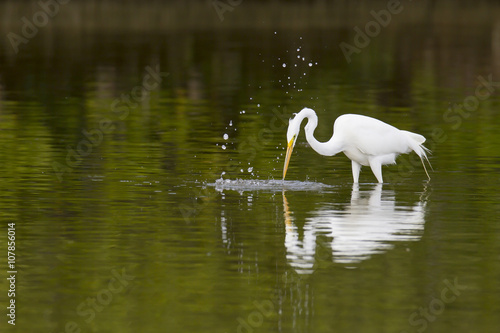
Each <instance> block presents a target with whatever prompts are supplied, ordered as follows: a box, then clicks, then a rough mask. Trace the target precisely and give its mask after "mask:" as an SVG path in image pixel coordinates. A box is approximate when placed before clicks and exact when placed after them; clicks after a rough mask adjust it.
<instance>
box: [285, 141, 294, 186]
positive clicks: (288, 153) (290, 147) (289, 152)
mask: <svg viewBox="0 0 500 333" xmlns="http://www.w3.org/2000/svg"><path fill="white" fill-rule="evenodd" d="M294 140H295V138H293V139H292V140H290V142H288V147H287V149H286V157H285V167H284V168H283V179H285V176H286V170H288V163H290V157H292V151H293V141H294Z"/></svg>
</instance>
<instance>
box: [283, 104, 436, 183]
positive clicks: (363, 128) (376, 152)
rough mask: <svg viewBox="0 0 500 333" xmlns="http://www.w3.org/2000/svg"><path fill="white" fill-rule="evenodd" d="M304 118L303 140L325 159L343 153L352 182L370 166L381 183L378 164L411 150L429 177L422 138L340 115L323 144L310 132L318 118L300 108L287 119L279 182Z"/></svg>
mask: <svg viewBox="0 0 500 333" xmlns="http://www.w3.org/2000/svg"><path fill="white" fill-rule="evenodd" d="M305 118H307V119H308V121H307V124H306V126H305V133H306V140H307V142H308V143H309V145H310V146H311V148H313V149H314V150H315V151H316V152H317V153H318V154H320V155H325V156H333V155H336V154H338V153H339V152H343V153H344V154H345V155H346V156H347V157H348V158H349V159H350V160H351V161H352V175H353V179H354V182H355V183H357V182H358V180H359V172H360V171H361V166H370V168H371V169H372V171H373V174H374V175H375V177H376V178H377V180H378V182H379V183H382V182H383V178H382V165H386V164H395V163H396V157H397V156H398V155H400V154H407V153H410V152H411V151H414V152H415V153H416V154H417V155H418V156H419V157H420V159H421V160H422V165H423V166H424V170H425V172H426V174H427V177H429V174H428V173H427V169H426V168H425V164H424V160H423V159H424V158H425V159H426V160H427V162H429V160H428V159H427V154H426V151H429V150H428V149H427V148H425V147H424V146H423V145H422V144H423V143H424V142H425V137H423V136H422V135H420V134H416V133H412V132H408V131H403V130H399V129H397V128H396V127H394V126H391V125H389V124H386V123H384V122H383V121H380V120H378V119H375V118H372V117H368V116H362V115H358V114H344V115H341V116H340V117H338V118H337V119H336V120H335V124H334V125H333V135H332V137H331V139H330V140H328V141H327V142H319V141H318V140H316V138H315V137H314V130H315V129H316V127H317V126H318V117H317V115H316V113H315V112H314V110H312V109H309V108H304V109H302V110H301V111H300V112H299V113H298V114H297V115H296V116H295V117H294V118H292V119H290V122H289V125H288V131H287V142H288V148H287V153H286V158H285V166H284V169H283V179H284V178H285V175H286V171H287V169H288V164H289V162H290V157H291V154H292V150H293V147H294V146H295V143H296V141H297V137H298V135H299V132H300V124H301V123H302V121H303V120H304V119H305ZM429 164H430V163H429ZM429 179H430V177H429Z"/></svg>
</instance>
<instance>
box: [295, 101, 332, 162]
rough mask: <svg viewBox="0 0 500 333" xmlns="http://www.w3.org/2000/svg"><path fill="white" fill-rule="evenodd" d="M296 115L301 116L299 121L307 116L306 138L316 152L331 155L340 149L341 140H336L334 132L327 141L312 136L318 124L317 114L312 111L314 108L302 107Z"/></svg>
mask: <svg viewBox="0 0 500 333" xmlns="http://www.w3.org/2000/svg"><path fill="white" fill-rule="evenodd" d="M296 117H301V118H302V119H300V118H299V119H300V122H301V123H302V120H304V118H307V124H306V126H305V132H306V140H307V142H308V143H309V145H310V146H311V148H312V149H314V150H315V151H316V152H317V153H318V154H320V155H325V156H333V155H336V154H338V153H340V152H341V151H342V144H341V142H338V141H337V140H336V138H335V133H333V135H332V137H331V138H330V140H328V141H327V142H319V141H318V140H316V138H315V137H314V130H315V129H316V127H317V126H318V116H317V115H316V112H314V110H312V109H309V108H304V109H302V111H300V112H299V113H298V114H297V116H296Z"/></svg>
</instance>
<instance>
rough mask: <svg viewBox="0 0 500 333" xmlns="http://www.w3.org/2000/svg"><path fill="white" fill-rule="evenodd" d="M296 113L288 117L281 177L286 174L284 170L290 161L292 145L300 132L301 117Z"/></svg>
mask: <svg viewBox="0 0 500 333" xmlns="http://www.w3.org/2000/svg"><path fill="white" fill-rule="evenodd" d="M298 118H299V117H297V115H296V114H295V115H294V118H290V121H289V123H288V131H287V132H286V142H287V148H286V157H285V167H284V168H283V179H285V176H286V170H287V169H288V163H290V157H291V156H292V151H293V147H294V146H295V142H296V141H297V137H298V136H299V132H300V123H301V122H302V119H298Z"/></svg>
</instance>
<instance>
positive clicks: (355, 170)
mask: <svg viewBox="0 0 500 333" xmlns="http://www.w3.org/2000/svg"><path fill="white" fill-rule="evenodd" d="M351 162H352V178H353V179H354V183H358V180H359V172H360V171H361V164H359V163H358V162H356V161H351Z"/></svg>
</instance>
